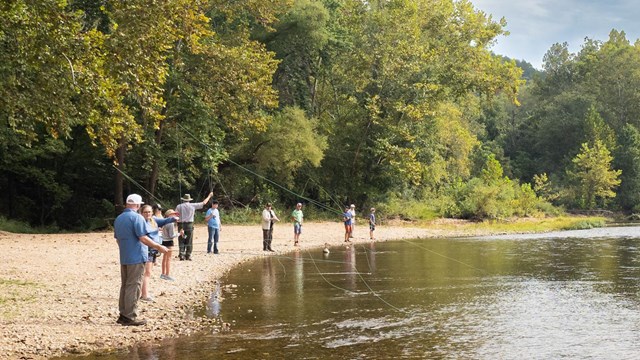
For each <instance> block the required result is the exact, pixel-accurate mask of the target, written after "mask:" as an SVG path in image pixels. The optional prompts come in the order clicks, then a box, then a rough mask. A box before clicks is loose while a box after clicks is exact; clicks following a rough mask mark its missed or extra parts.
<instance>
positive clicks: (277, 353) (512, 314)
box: [100, 227, 640, 360]
mask: <svg viewBox="0 0 640 360" xmlns="http://www.w3.org/2000/svg"><path fill="white" fill-rule="evenodd" d="M639 251H640V227H612V228H602V229H593V230H585V231H570V232H557V233H548V234H543V235H504V236H494V237H481V238H464V239H421V240H410V241H391V242H381V243H367V244H357V245H353V246H350V247H344V246H337V247H332V248H330V253H329V254H324V253H323V252H322V250H321V249H320V250H315V251H307V250H305V249H301V250H300V251H298V252H295V253H292V254H289V255H287V256H267V257H264V258H262V259H258V260H257V261H254V262H250V263H246V264H243V265H241V266H239V267H238V268H236V269H235V270H234V271H232V272H231V273H230V274H229V275H228V276H227V277H225V278H223V279H221V282H220V284H219V286H218V287H216V288H215V289H212V297H211V299H210V301H209V302H208V304H207V305H206V308H204V309H203V312H205V313H206V314H207V316H211V317H218V318H219V319H220V320H221V321H223V322H225V323H227V324H228V327H227V329H226V330H225V331H222V332H216V333H213V332H212V331H210V332H207V333H204V334H200V335H196V336H191V337H186V338H180V339H177V340H170V341H165V342H163V343H162V344H157V345H155V346H139V347H135V348H133V349H132V350H131V351H130V352H127V353H123V354H117V355H113V356H101V357H100V359H145V360H146V359H174V358H175V359H211V358H223V359H285V358H287V359H391V358H397V359H559V358H562V359H637V358H639V357H640V300H639V295H640V292H639V291H640V288H639V286H640V281H639V280H640V268H639V265H640V264H639V260H640V257H639V255H640V254H639Z"/></svg>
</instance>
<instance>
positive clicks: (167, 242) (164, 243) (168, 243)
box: [162, 240, 173, 247]
mask: <svg viewBox="0 0 640 360" xmlns="http://www.w3.org/2000/svg"><path fill="white" fill-rule="evenodd" d="M162 246H164V247H172V246H173V240H163V241H162Z"/></svg>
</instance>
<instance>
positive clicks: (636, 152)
mask: <svg viewBox="0 0 640 360" xmlns="http://www.w3.org/2000/svg"><path fill="white" fill-rule="evenodd" d="M618 142H619V146H618V148H617V150H616V152H615V153H616V156H615V160H614V162H613V163H614V165H615V167H616V168H617V169H620V170H621V171H622V174H621V175H620V181H621V183H620V188H619V189H618V196H616V200H617V203H618V204H619V206H620V208H622V209H623V210H625V211H640V132H639V131H638V129H636V127H635V126H633V125H631V124H627V125H625V127H624V128H623V129H622V132H621V134H620V136H619V138H618Z"/></svg>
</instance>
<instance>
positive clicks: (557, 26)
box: [472, 0, 640, 68]
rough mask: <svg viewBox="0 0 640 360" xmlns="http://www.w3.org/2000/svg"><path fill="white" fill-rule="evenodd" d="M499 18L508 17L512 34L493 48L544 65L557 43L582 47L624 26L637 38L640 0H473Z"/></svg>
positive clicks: (604, 38) (500, 52) (639, 34)
mask: <svg viewBox="0 0 640 360" xmlns="http://www.w3.org/2000/svg"><path fill="white" fill-rule="evenodd" d="M472 3H473V4H474V6H475V7H476V8H477V9H479V10H482V11H484V12H486V13H488V14H492V15H493V17H494V18H495V19H499V18H501V17H504V18H505V19H506V20H507V27H506V30H507V31H509V33H510V35H509V36H507V37H501V38H499V39H498V42H497V44H496V46H495V47H494V48H493V50H494V51H495V52H496V53H499V54H503V55H506V56H509V57H512V58H515V59H521V60H522V59H523V60H526V61H528V62H530V63H532V64H533V65H534V66H535V67H537V68H541V66H542V57H543V56H544V54H545V53H546V51H547V50H548V49H549V48H550V47H551V45H553V44H554V43H563V42H567V43H569V48H570V50H571V51H573V52H577V51H579V50H580V47H581V45H582V44H583V43H584V38H585V37H589V38H591V39H596V40H601V41H606V40H607V39H608V37H609V32H610V31H611V29H616V30H623V31H625V33H626V34H627V38H628V39H629V40H630V41H631V42H634V41H635V40H636V39H637V38H638V36H640V28H639V26H638V25H637V24H636V20H635V19H638V18H640V3H639V2H636V1H631V0H617V1H616V0H610V1H602V0H584V1H579V0H525V1H513V0H472Z"/></svg>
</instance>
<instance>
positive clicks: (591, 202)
mask: <svg viewBox="0 0 640 360" xmlns="http://www.w3.org/2000/svg"><path fill="white" fill-rule="evenodd" d="M612 160H613V157H612V156H611V153H610V152H609V150H608V149H607V148H606V147H605V146H604V144H603V143H602V141H600V140H596V142H595V143H594V144H593V146H589V144H588V143H583V144H582V150H581V151H580V153H579V154H578V155H576V157H575V158H574V159H573V164H574V168H573V169H572V170H569V171H568V172H567V173H568V175H569V177H570V178H571V179H573V180H574V181H575V183H576V189H577V196H578V201H579V204H580V205H581V206H582V207H583V208H585V209H593V208H595V207H596V206H604V205H606V201H607V199H610V198H615V196H616V193H615V192H614V189H615V188H616V187H617V186H618V185H620V179H619V178H620V175H621V174H622V171H621V170H614V169H612V168H611V162H612Z"/></svg>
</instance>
